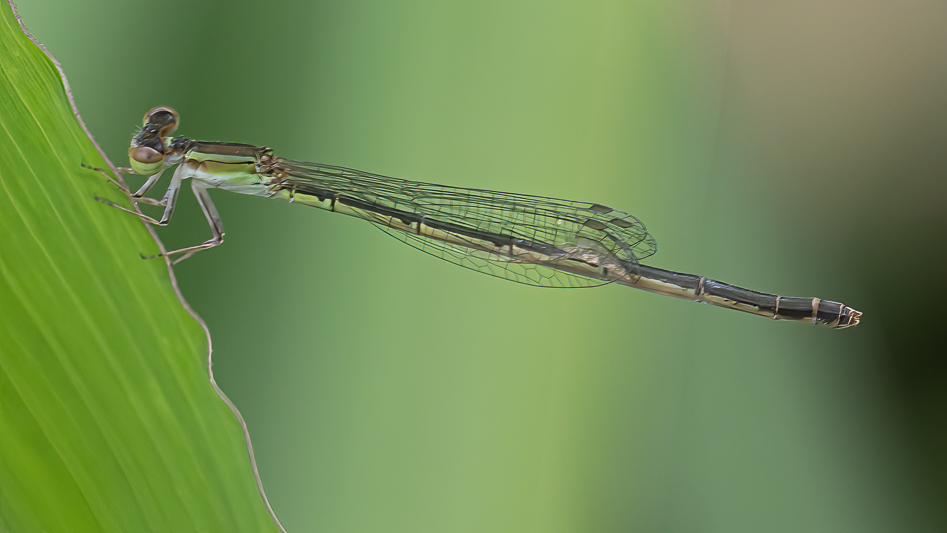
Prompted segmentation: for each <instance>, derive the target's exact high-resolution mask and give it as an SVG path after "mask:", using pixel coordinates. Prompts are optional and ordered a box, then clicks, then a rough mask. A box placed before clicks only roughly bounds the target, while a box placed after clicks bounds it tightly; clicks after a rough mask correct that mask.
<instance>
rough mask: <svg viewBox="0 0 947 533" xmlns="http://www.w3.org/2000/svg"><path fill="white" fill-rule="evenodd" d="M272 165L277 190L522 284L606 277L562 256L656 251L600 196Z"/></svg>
mask: <svg viewBox="0 0 947 533" xmlns="http://www.w3.org/2000/svg"><path fill="white" fill-rule="evenodd" d="M274 168H275V172H274V175H276V176H278V177H279V178H280V179H281V180H282V181H281V182H280V183H279V184H278V186H277V188H278V189H289V190H291V191H293V194H302V195H308V196H312V197H316V198H319V199H320V200H322V201H324V202H326V203H331V205H333V206H335V205H336V202H338V203H340V204H343V205H346V206H349V207H350V208H355V209H354V212H355V213H363V212H364V213H366V215H365V216H362V215H361V214H356V216H362V218H365V219H367V220H369V221H371V222H374V223H375V224H376V225H378V226H379V227H380V228H381V229H382V230H383V231H385V232H386V233H388V234H389V235H391V236H393V237H395V238H397V239H399V240H401V241H403V242H405V243H406V244H408V245H410V246H413V247H415V248H418V249H419V250H421V251H424V252H426V253H428V254H431V255H433V256H435V257H438V258H440V259H443V260H445V261H449V262H451V263H454V264H457V265H460V266H463V267H465V268H469V269H472V270H476V271H478V272H483V273H485V274H489V275H492V276H496V277H500V278H503V279H508V280H511V281H516V282H520V283H526V284H529V285H537V286H542V287H590V286H597V285H602V284H605V283H608V282H609V281H610V280H608V279H596V278H590V277H586V276H582V275H578V274H574V273H571V272H567V271H565V270H562V263H563V260H564V259H568V260H575V261H582V262H583V263H588V264H596V263H598V262H601V263H603V264H604V263H605V262H607V261H612V262H613V263H614V260H618V261H620V262H623V263H625V264H628V263H630V264H637V262H638V261H639V260H640V259H643V258H645V257H649V256H651V255H653V254H654V253H655V251H656V246H657V245H656V243H655V240H654V238H653V237H652V236H651V235H650V234H649V233H648V231H647V229H646V228H645V226H644V224H642V223H641V221H640V220H638V219H637V218H635V217H633V216H631V215H629V214H627V213H624V212H622V211H618V210H616V209H612V208H610V207H607V206H604V205H600V204H592V203H585V202H575V201H571V200H562V199H558V198H546V197H541V196H531V195H524V194H515V193H507V192H498V191H488V190H482V189H466V188H461V187H450V186H446V185H436V184H431V183H421V182H414V181H408V180H402V179H398V178H392V177H388V176H381V175H378V174H371V173H367V172H362V171H359V170H353V169H349V168H343V167H335V166H329V165H319V164H315V163H307V162H302V161H291V160H279V162H278V163H277V164H276V165H274ZM350 214H353V213H350ZM380 220H381V222H380ZM422 228H423V229H425V230H430V229H431V228H434V230H433V231H427V232H425V231H422ZM438 236H440V237H438ZM445 236H446V237H445ZM524 250H525V251H526V253H523V252H524Z"/></svg>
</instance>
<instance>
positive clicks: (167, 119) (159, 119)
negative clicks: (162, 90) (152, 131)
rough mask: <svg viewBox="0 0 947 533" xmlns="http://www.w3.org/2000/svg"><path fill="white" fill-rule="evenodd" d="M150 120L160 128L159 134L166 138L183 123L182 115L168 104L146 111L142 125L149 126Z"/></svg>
mask: <svg viewBox="0 0 947 533" xmlns="http://www.w3.org/2000/svg"><path fill="white" fill-rule="evenodd" d="M149 122H150V123H151V124H153V125H154V126H155V127H157V128H158V136H159V137H160V138H162V139H164V138H165V137H167V136H168V135H171V134H172V133H173V132H174V130H176V129H178V124H180V123H181V115H179V114H178V112H177V111H175V110H174V109H172V108H170V107H167V106H158V107H153V108H151V109H150V110H148V112H147V113H145V118H144V119H143V120H142V126H147V125H148V123H149Z"/></svg>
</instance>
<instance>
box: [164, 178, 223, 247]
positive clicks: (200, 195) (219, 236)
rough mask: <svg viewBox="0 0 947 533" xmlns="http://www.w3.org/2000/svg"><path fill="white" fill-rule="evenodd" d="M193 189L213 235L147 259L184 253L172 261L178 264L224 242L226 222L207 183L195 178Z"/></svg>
mask: <svg viewBox="0 0 947 533" xmlns="http://www.w3.org/2000/svg"><path fill="white" fill-rule="evenodd" d="M191 190H192V191H193V192H194V196H195V197H196V198H197V203H198V205H200V206H201V211H203V212H204V218H206V219H207V225H208V226H210V231H211V233H212V234H213V236H212V237H211V238H210V239H209V240H207V241H205V242H203V243H201V244H198V245H195V246H188V247H187V248H181V249H179V250H171V251H170V252H164V253H163V254H157V255H153V256H149V257H145V259H154V258H157V257H163V256H171V255H177V254H183V255H181V257H179V258H177V259H175V260H174V261H173V262H172V263H171V264H172V265H176V264H178V263H180V262H181V261H184V260H185V259H187V258H188V257H191V256H192V255H194V254H195V253H197V252H199V251H201V250H207V249H208V248H213V247H215V246H220V245H221V244H223V242H224V223H223V221H221V219H220V214H219V213H218V212H217V207H216V206H214V202H213V201H211V199H210V194H208V192H207V185H206V184H205V183H203V182H201V181H199V180H194V181H192V182H191Z"/></svg>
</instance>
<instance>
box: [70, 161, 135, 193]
mask: <svg viewBox="0 0 947 533" xmlns="http://www.w3.org/2000/svg"><path fill="white" fill-rule="evenodd" d="M79 166H81V167H82V168H84V169H87V170H94V171H95V172H98V173H99V174H101V175H103V176H105V179H107V180H109V181H110V182H111V183H112V185H114V186H116V187H118V188H119V189H121V190H122V192H124V193H125V194H128V193H129V191H128V186H127V185H123V184H122V183H119V181H118V180H116V179H115V178H113V177H112V176H109V175H108V172H106V171H105V169H104V168H99V167H93V166H91V165H87V164H85V163H79ZM126 170H127V171H129V172H125V171H126ZM118 171H119V172H122V173H123V174H134V173H135V171H134V170H132V169H130V168H124V167H118Z"/></svg>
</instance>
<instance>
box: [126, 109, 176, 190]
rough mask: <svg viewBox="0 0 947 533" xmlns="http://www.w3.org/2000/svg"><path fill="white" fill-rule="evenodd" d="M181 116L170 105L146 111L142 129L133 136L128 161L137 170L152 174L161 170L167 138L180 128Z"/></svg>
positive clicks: (140, 172)
mask: <svg viewBox="0 0 947 533" xmlns="http://www.w3.org/2000/svg"><path fill="white" fill-rule="evenodd" d="M180 122H181V116H180V115H178V112H177V111H175V110H174V109H171V108H170V107H165V106H160V107H155V108H152V109H151V110H149V111H148V112H147V113H145V118H144V119H142V124H141V131H139V132H138V134H137V135H135V136H134V137H133V138H132V143H131V147H130V148H129V149H128V162H129V163H130V164H131V167H132V168H133V169H134V170H135V172H137V173H139V174H143V175H146V176H148V175H151V174H154V173H155V172H158V171H159V170H161V168H162V166H163V164H164V158H165V153H166V151H167V148H166V147H167V139H168V136H169V135H171V134H172V133H173V132H174V130H176V129H178V124H180Z"/></svg>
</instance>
